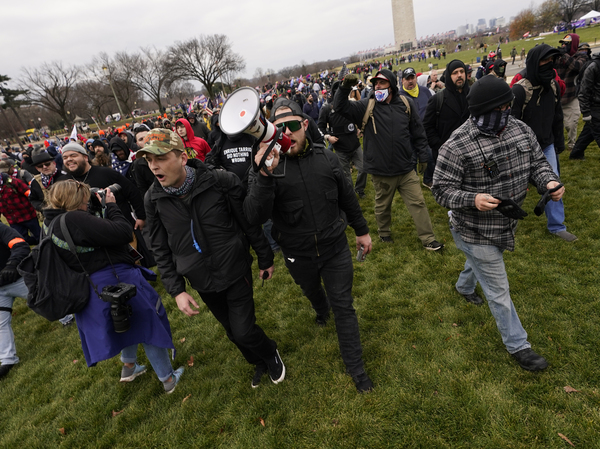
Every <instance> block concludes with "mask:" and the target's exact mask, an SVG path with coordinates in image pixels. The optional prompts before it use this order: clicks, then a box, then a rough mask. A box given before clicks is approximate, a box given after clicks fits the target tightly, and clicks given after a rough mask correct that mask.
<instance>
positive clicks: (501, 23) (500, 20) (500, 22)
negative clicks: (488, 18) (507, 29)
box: [496, 17, 506, 27]
mask: <svg viewBox="0 0 600 449" xmlns="http://www.w3.org/2000/svg"><path fill="white" fill-rule="evenodd" d="M496 26H497V27H503V26H506V19H505V18H504V17H498V18H497V19H496Z"/></svg>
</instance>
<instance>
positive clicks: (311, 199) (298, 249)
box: [224, 93, 373, 393]
mask: <svg viewBox="0 0 600 449" xmlns="http://www.w3.org/2000/svg"><path fill="white" fill-rule="evenodd" d="M234 94H235V93H234ZM226 108H227V105H225V107H224V109H226ZM224 112H225V111H224ZM271 120H272V122H273V125H275V128H276V130H277V131H283V135H284V136H286V137H287V138H288V139H289V149H288V150H287V152H286V153H285V154H284V153H283V152H282V153H281V154H280V152H279V151H277V150H275V149H274V148H273V146H274V145H271V144H270V143H269V141H266V139H264V138H262V139H259V140H262V142H261V143H260V147H259V149H258V151H257V152H256V154H255V158H254V161H255V164H256V165H255V171H252V172H251V173H250V177H249V187H248V196H247V197H246V199H245V200H244V212H245V215H246V217H247V218H248V220H249V221H250V222H251V223H253V224H260V223H264V222H265V221H266V220H267V219H268V218H272V220H273V229H272V235H273V237H274V239H275V240H276V241H277V243H278V244H279V245H280V247H281V249H282V252H283V255H284V260H285V264H286V266H287V267H288V269H289V271H290V274H291V275H292V277H293V278H294V280H295V281H296V283H297V284H298V285H299V286H300V287H301V288H302V292H303V293H304V294H305V295H306V297H307V298H308V299H309V300H310V302H311V304H312V306H313V308H314V309H315V312H316V323H317V324H318V325H320V326H325V325H326V324H327V321H328V319H329V315H330V309H331V310H332V311H333V315H334V319H335V325H336V330H337V334H338V341H339V345H340V352H341V354H342V359H343V360H344V363H345V365H346V372H347V373H348V374H350V375H351V376H352V378H353V380H354V383H355V385H356V388H357V390H358V391H359V392H361V393H363V392H368V391H371V390H372V389H373V383H372V382H371V379H369V376H368V375H367V373H366V372H365V369H364V363H363V360H362V346H361V342H360V334H359V330H358V319H357V317H356V312H355V310H354V306H353V299H352V280H353V266H352V255H351V253H350V250H349V247H348V240H347V238H346V233H345V229H346V227H347V225H348V224H350V226H352V227H353V228H354V230H355V232H356V249H357V250H358V251H359V254H360V257H361V260H364V257H365V256H366V255H367V254H368V253H370V252H371V237H370V236H369V228H368V226H367V222H366V220H365V218H364V217H363V215H362V211H361V209H360V206H359V204H358V200H357V199H356V196H355V194H354V190H353V187H352V185H351V184H350V182H348V180H347V178H346V177H345V176H344V173H343V171H342V167H341V165H340V163H339V161H338V158H337V156H336V155H335V154H334V153H333V152H331V151H330V150H328V149H326V148H325V147H324V145H323V144H322V140H321V139H320V137H321V136H320V133H319V131H318V129H317V128H316V126H314V123H312V124H311V123H310V121H311V120H312V119H310V118H309V117H308V116H306V115H304V114H303V113H302V110H301V108H300V106H298V104H297V103H295V102H294V101H291V100H288V99H286V98H279V99H278V100H277V101H276V102H275V104H274V105H273V109H272V111H271ZM270 126H271V127H272V125H270ZM313 130H314V131H313ZM246 132H248V131H246ZM278 135H279V132H277V133H276V134H275V136H276V137H274V139H277V136H278ZM280 140H281V139H280ZM317 140H319V142H317ZM266 153H269V154H268V156H267V159H266V163H263V156H264V155H265V154H266ZM257 170H258V171H257ZM321 282H323V285H324V287H325V288H324V289H323V286H322V285H321Z"/></svg>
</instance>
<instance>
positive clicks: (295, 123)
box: [275, 120, 302, 133]
mask: <svg viewBox="0 0 600 449" xmlns="http://www.w3.org/2000/svg"><path fill="white" fill-rule="evenodd" d="M275 126H277V128H278V129H281V130H283V132H285V131H286V129H289V130H290V131H291V132H293V133H294V132H296V131H298V130H299V129H300V128H302V122H301V121H300V120H292V121H289V122H283V123H278V124H277V125H275Z"/></svg>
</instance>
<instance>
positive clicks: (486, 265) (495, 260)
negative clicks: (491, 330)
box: [451, 229, 531, 354]
mask: <svg viewBox="0 0 600 449" xmlns="http://www.w3.org/2000/svg"><path fill="white" fill-rule="evenodd" d="M451 231H452V237H453V238H454V242H455V243H456V247H457V248H458V249H460V250H461V251H462V252H463V253H465V256H466V257H467V261H466V262H465V269H464V270H463V271H462V272H461V273H460V276H459V277H458V281H457V282H456V290H457V291H458V293H460V294H462V295H466V294H470V293H473V292H475V286H476V285H477V281H479V284H480V285H481V288H482V289H483V293H484V294H485V298H486V299H487V302H488V305H489V307H490V311H491V312H492V315H493V316H494V319H495V320H496V325H497V326H498V330H499V331H500V335H501V336H502V342H503V343H504V345H505V346H506V349H507V350H508V352H509V353H511V354H514V353H515V352H518V351H520V350H522V349H527V348H530V347H531V345H530V344H529V342H528V341H527V332H525V329H523V326H522V325H521V321H520V320H519V316H518V315H517V311H516V310H515V306H514V304H513V302H512V299H510V291H509V286H508V277H507V276H506V269H505V268H504V259H503V258H502V252H503V250H501V249H500V248H498V247H496V246H492V245H476V244H473V243H467V242H465V241H464V240H463V239H462V238H461V236H460V234H459V233H458V232H457V231H456V230H454V229H451Z"/></svg>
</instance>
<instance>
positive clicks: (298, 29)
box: [0, 0, 530, 80]
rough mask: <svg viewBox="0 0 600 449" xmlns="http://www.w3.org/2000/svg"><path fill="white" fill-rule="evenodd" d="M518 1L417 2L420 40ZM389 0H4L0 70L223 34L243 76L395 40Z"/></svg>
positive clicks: (509, 11)
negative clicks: (240, 60)
mask: <svg viewBox="0 0 600 449" xmlns="http://www.w3.org/2000/svg"><path fill="white" fill-rule="evenodd" d="M529 4H530V3H526V2H523V1H522V0H504V1H502V2H495V3H490V2H473V1H470V0H469V1H467V0H456V1H454V2H450V1H444V0H433V1H429V2H427V1H419V2H414V11H415V22H416V26H417V36H418V37H421V36H425V35H428V34H435V33H439V32H442V31H447V30H451V29H456V27H457V26H459V25H462V24H465V23H473V24H476V23H477V19H479V18H484V19H486V21H487V20H489V19H491V18H493V17H500V16H504V17H505V18H506V19H507V21H508V19H509V18H510V16H513V15H515V14H517V13H518V12H519V11H521V10H522V9H523V8H525V7H527V6H529ZM391 11H392V8H391V1H380V2H365V1H362V2H361V1H357V0H345V1H339V0H336V1H334V0H321V1H318V2H289V1H287V2H280V1H267V0H251V1H249V0H245V1H242V0H221V1H207V0H195V1H188V0H179V1H177V2H166V1H157V0H144V1H140V0H101V1H91V2H90V1H85V2H84V1H81V0H57V1H48V0H27V1H23V3H21V1H18V0H13V1H9V0H4V1H3V5H2V24H1V25H0V43H1V44H2V60H1V61H0V74H7V75H8V76H10V77H11V78H13V79H15V80H16V79H18V78H19V77H20V69H21V67H23V66H28V67H35V66H39V65H40V64H41V63H43V62H50V61H55V60H58V61H62V62H63V63H66V64H85V63H89V62H91V60H92V58H93V56H95V55H97V54H98V53H100V52H107V53H108V54H109V55H112V54H114V53H115V52H116V51H121V50H125V51H128V52H133V51H137V50H138V49H139V48H140V47H141V46H156V47H158V48H166V47H167V46H168V45H170V44H172V43H173V42H175V41H178V40H180V41H181V40H186V39H189V38H190V37H192V36H195V35H198V34H215V33H220V34H226V35H227V36H229V38H230V40H231V42H232V43H233V49H234V51H235V52H237V53H239V54H241V55H242V56H243V57H244V58H245V60H246V71H245V73H243V74H242V76H246V77H252V75H253V74H254V71H255V70H256V68H257V67H261V68H262V69H264V70H266V69H273V70H275V71H277V70H278V69H280V68H282V67H285V66H290V65H295V64H297V63H299V62H300V61H302V60H304V61H306V62H308V63H311V62H314V61H319V60H327V59H336V58H339V57H343V56H348V55H350V54H351V53H353V52H358V51H361V50H366V49H369V48H374V47H378V46H385V45H388V44H390V43H393V41H394V33H393V25H392V13H391Z"/></svg>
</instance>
